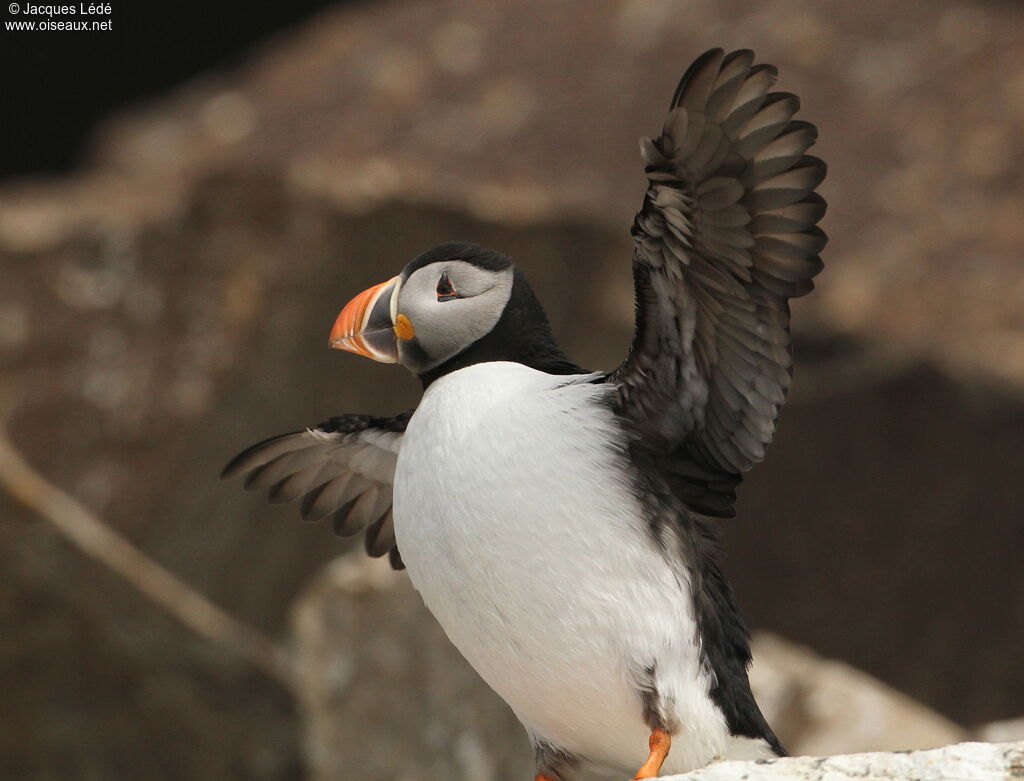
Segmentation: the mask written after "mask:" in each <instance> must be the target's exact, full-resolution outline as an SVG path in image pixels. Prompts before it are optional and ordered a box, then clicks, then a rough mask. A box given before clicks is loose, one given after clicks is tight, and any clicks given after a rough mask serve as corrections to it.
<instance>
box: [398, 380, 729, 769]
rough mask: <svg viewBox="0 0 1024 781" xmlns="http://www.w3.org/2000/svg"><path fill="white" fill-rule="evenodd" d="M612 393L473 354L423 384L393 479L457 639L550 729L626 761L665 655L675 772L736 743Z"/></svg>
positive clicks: (643, 736) (437, 610)
mask: <svg viewBox="0 0 1024 781" xmlns="http://www.w3.org/2000/svg"><path fill="white" fill-rule="evenodd" d="M606 392H607V389H606V387H604V386H601V385H594V384H592V383H580V382H575V383H573V382H571V381H570V378H567V377H557V376H552V375H548V374H544V373H542V372H538V371H534V370H532V369H529V368H526V367H524V366H522V365H520V364H514V363H487V364H478V365H475V366H471V367H469V368H466V369H463V370H461V371H458V372H454V373H452V374H450V375H447V376H445V377H443V378H441V379H440V380H438V381H436V382H435V383H434V384H433V385H431V386H430V388H429V389H428V390H427V392H426V394H425V395H424V397H423V401H422V403H421V404H420V406H419V408H418V409H417V411H416V414H415V415H414V416H413V418H412V421H411V422H410V424H409V428H408V430H407V431H406V433H405V436H404V438H403V443H402V449H401V453H400V454H399V458H398V467H397V471H396V475H395V497H394V517H395V531H396V535H397V539H398V545H399V549H400V550H401V551H402V558H403V560H404V561H405V563H406V566H407V568H408V571H409V576H410V578H411V579H412V582H413V584H414V585H415V586H416V588H417V589H418V590H419V592H420V594H421V595H422V597H423V600H424V602H425V603H426V605H427V607H428V608H429V609H430V610H431V612H432V613H433V614H434V616H435V617H436V618H437V620H438V621H439V622H440V623H441V626H442V627H443V628H444V630H445V632H447V634H448V637H449V638H450V639H451V641H452V642H453V643H454V644H455V646H456V647H457V648H458V649H459V650H460V651H461V652H462V654H463V655H464V656H465V657H466V658H467V659H468V660H469V662H470V663H471V664H472V665H473V667H474V668H475V669H476V670H477V672H479V673H480V675H481V676H482V677H483V678H484V680H486V681H487V683H488V684H490V686H491V687H492V688H493V689H494V690H495V691H496V692H497V693H498V694H499V695H500V696H501V697H502V698H504V699H505V701H506V702H508V704H509V705H510V706H511V707H512V709H513V710H514V711H515V713H516V715H517V716H518V717H519V719H520V720H521V721H522V722H523V724H524V725H525V726H526V727H527V729H528V730H530V731H531V732H533V733H534V734H535V735H537V736H538V737H540V738H543V739H545V740H547V741H549V742H551V743H552V744H554V745H556V746H558V747H562V748H564V749H566V750H568V751H570V752H572V753H574V754H577V755H579V756H581V757H583V758H585V759H589V760H591V761H593V762H596V763H598V764H604V765H608V766H611V767H616V768H619V769H621V770H624V771H629V772H631V771H632V770H635V769H636V767H638V766H639V765H640V763H641V762H642V761H643V759H644V758H645V757H646V755H647V736H648V728H647V726H646V724H645V723H644V720H643V716H642V702H641V699H640V696H639V694H638V693H637V690H638V683H637V679H636V676H637V674H642V671H643V669H644V668H645V667H647V666H649V665H652V664H656V665H657V677H658V684H659V689H660V690H662V691H663V692H665V693H667V695H668V696H669V697H672V698H674V699H675V704H676V714H677V718H678V719H679V722H680V724H681V725H682V732H681V733H680V734H679V735H678V736H677V737H676V738H675V739H674V741H673V746H672V753H671V755H670V761H669V762H668V763H667V764H666V766H665V770H666V771H667V772H681V771H683V770H688V769H691V768H693V767H697V766H700V765H703V764H705V763H707V762H708V761H710V760H711V759H713V758H715V757H716V756H721V755H723V754H725V753H726V749H727V744H728V743H729V739H728V732H727V730H726V727H725V724H724V720H723V719H722V717H721V715H720V713H719V712H718V711H717V709H715V708H714V707H713V705H712V703H711V701H710V699H709V697H708V691H709V681H708V677H707V674H706V672H705V671H704V669H703V667H702V666H701V664H700V662H699V658H698V652H697V649H696V644H695V637H696V633H695V626H694V621H693V609H692V605H691V600H690V595H689V591H688V583H687V582H686V579H685V573H681V572H680V571H679V570H678V569H677V568H672V567H670V566H668V565H667V564H666V560H665V558H664V556H663V554H662V553H660V552H659V551H658V550H657V549H656V547H655V545H654V543H653V542H652V541H651V538H650V535H649V534H648V533H647V531H646V529H645V528H644V526H643V524H644V521H642V520H641V518H642V513H641V508H640V505H639V502H638V501H637V499H636V498H635V497H634V496H633V495H632V493H631V491H630V486H629V484H628V483H629V481H628V478H627V476H626V474H625V473H624V471H623V469H622V462H621V457H620V455H619V454H618V453H617V452H616V450H615V447H614V443H620V442H621V441H622V437H621V434H620V432H619V431H618V430H617V428H616V423H615V420H614V416H613V415H612V413H611V412H610V411H609V410H607V409H606V408H605V407H604V406H603V405H601V404H600V399H601V397H602V395H603V394H604V393H606Z"/></svg>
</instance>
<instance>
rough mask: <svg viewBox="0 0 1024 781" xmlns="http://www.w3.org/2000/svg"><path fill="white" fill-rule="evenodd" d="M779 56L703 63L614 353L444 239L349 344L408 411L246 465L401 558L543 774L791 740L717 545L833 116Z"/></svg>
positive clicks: (501, 266) (653, 763)
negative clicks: (401, 379) (817, 105)
mask: <svg viewBox="0 0 1024 781" xmlns="http://www.w3.org/2000/svg"><path fill="white" fill-rule="evenodd" d="M775 79H776V69H775V68H774V67H772V66H771V65H765V64H760V65H754V54H753V52H751V51H748V50H741V51H735V52H732V53H730V54H725V53H724V52H723V51H722V50H721V49H713V50H711V51H708V52H706V53H705V54H704V55H702V56H701V57H700V58H698V59H697V60H696V61H695V62H694V63H693V65H691V66H690V68H689V69H688V70H687V71H686V73H685V75H684V76H683V78H682V81H681V82H680V83H679V86H678V88H677V89H676V91H675V94H674V95H673V97H672V101H671V104H670V106H669V113H668V117H667V119H666V121H665V125H664V128H663V130H662V132H661V135H660V136H658V137H657V138H655V139H653V140H652V139H643V140H642V141H641V145H640V148H641V153H642V156H643V160H644V163H645V169H644V170H645V172H646V175H647V179H648V181H649V186H648V188H647V191H646V194H645V196H644V200H643V205H642V206H641V208H640V211H639V212H638V213H637V215H636V218H635V220H634V222H633V226H632V236H633V276H634V283H635V300H636V331H635V335H634V339H633V343H632V347H631V349H630V352H629V356H628V357H627V358H626V360H625V361H624V362H623V363H622V364H621V365H620V366H619V367H618V368H616V369H614V370H613V371H588V370H586V369H583V368H581V367H580V366H578V365H577V364H576V363H574V362H573V361H572V360H571V359H570V358H569V357H567V356H566V355H565V353H564V352H563V351H562V350H561V349H560V348H559V346H558V345H557V344H556V342H555V340H554V338H553V336H552V332H551V328H550V326H549V324H548V319H547V317H546V316H545V313H544V310H543V309H542V308H541V305H540V303H539V302H538V300H537V298H536V296H535V295H534V293H533V291H532V290H531V288H530V286H529V284H528V283H527V281H526V279H525V278H524V276H523V275H522V273H521V272H520V271H519V270H518V269H517V268H516V266H515V265H513V263H512V261H511V260H509V259H508V258H507V257H505V256H503V255H501V254H500V253H498V252H495V251H493V250H490V249H485V248H483V247H480V246H477V245H475V244H470V243H463V242H452V243H447V244H442V245H440V246H437V247H434V248H432V249H430V250H428V251H426V252H424V253H423V254H422V255H420V256H419V257H417V258H415V259H413V260H412V261H411V262H410V263H408V265H406V266H405V268H404V269H403V270H402V272H401V273H400V274H398V275H397V276H395V277H393V278H392V279H390V280H388V281H386V282H383V283H381V284H379V285H376V286H374V287H372V288H370V289H369V290H366V291H364V292H363V293H360V294H359V295H357V296H356V297H355V298H353V299H352V300H351V301H350V302H349V303H348V304H347V305H346V306H345V307H344V308H343V309H342V311H341V313H340V314H339V316H338V318H337V321H336V322H335V323H334V327H333V329H332V331H331V334H330V346H331V347H335V348H339V349H342V350H347V351H350V352H353V353H356V354H359V355H363V356H366V357H369V358H372V359H374V360H377V361H383V362H392V363H401V364H403V365H404V366H405V367H406V368H408V369H409V370H410V371H411V372H412V373H413V374H414V375H415V376H416V377H417V378H419V380H420V381H421V382H422V384H423V389H424V390H423V396H422V400H421V401H420V403H419V405H418V407H417V408H416V409H415V410H414V411H412V412H406V413H403V414H400V415H396V416H394V417H376V416H371V415H342V416H340V417H335V418H332V419H330V420H328V421H327V422H325V423H321V424H320V425H318V426H314V427H312V428H309V429H306V430H303V431H299V432H295V433H290V434H285V435H283V436H278V437H274V438H272V439H268V440H266V441H264V442H260V443H259V444H256V445H254V446H252V447H250V448H249V449H248V450H245V451H244V452H242V453H241V454H240V455H238V456H237V457H236V458H235V459H234V460H233V461H231V463H230V464H228V466H227V467H226V468H225V470H224V476H225V477H232V476H236V475H246V476H247V477H246V481H245V485H246V487H247V488H249V489H264V490H266V491H267V494H268V497H269V499H270V501H272V502H287V501H291V500H298V499H301V500H302V504H301V512H302V515H303V516H304V517H305V518H307V519H321V518H328V517H330V518H331V519H332V520H333V524H334V528H335V530H336V531H337V532H338V533H339V534H342V535H348V534H356V533H358V532H360V531H362V530H363V529H365V530H366V537H365V544H366V551H367V552H368V553H369V554H370V555H371V556H384V555H388V556H389V557H390V561H391V564H392V566H394V567H395V568H396V569H402V568H405V569H407V571H408V575H409V577H410V579H411V580H412V583H413V585H414V586H415V587H416V589H417V590H418V591H419V593H420V594H421V596H422V598H423V601H424V603H425V604H426V606H427V607H428V608H429V609H430V611H431V612H432V613H433V615H434V616H435V617H436V619H437V620H438V621H439V622H440V624H441V626H442V627H443V628H444V630H445V632H446V633H447V635H448V637H449V638H450V639H451V641H452V643H453V644H454V645H455V646H456V647H457V648H458V649H459V651H460V652H461V653H462V654H463V655H464V656H465V657H466V659H467V660H468V661H469V662H470V664H472V665H473V667H474V668H475V669H476V670H477V672H478V673H479V674H480V675H481V676H482V677H483V678H484V680H485V681H486V682H487V683H488V684H489V685H490V686H491V687H492V688H493V689H494V690H495V691H496V692H497V693H498V694H499V695H500V696H501V697H502V698H504V700H505V701H506V702H507V703H508V704H509V706H510V707H511V708H512V710H513V711H514V712H515V714H516V716H518V718H519V720H520V721H521V722H522V723H523V725H524V726H525V728H526V731H527V733H528V735H529V738H530V741H531V742H532V744H533V747H534V750H535V754H536V764H537V775H536V781H570V779H572V778H573V777H574V776H575V774H576V770H577V768H579V767H580V766H581V765H584V764H590V765H596V766H600V767H605V768H608V769H612V770H617V771H622V772H623V773H632V772H634V771H635V775H634V776H633V777H634V778H651V777H654V776H657V775H658V774H659V773H661V772H670V773H680V772H686V771H689V770H693V769H695V768H699V767H702V766H704V765H706V764H707V763H709V762H712V761H714V760H717V759H754V758H761V757H772V756H778V755H784V753H785V752H784V749H783V747H782V745H781V744H780V743H779V741H778V739H777V738H776V736H775V734H774V733H773V732H772V729H771V727H769V725H768V724H767V722H766V721H765V719H764V717H763V716H762V714H761V711H760V710H759V708H758V705H757V703H756V702H755V700H754V697H753V695H752V694H751V690H750V685H749V683H748V679H747V668H748V665H749V664H750V660H751V657H750V650H749V645H748V633H747V629H746V627H745V624H744V621H743V618H742V616H741V614H740V610H739V608H738V607H737V604H736V600H735V598H734V596H733V592H732V590H731V588H730V586H729V583H728V582H727V580H726V578H725V576H724V574H723V572H722V569H721V567H720V564H719V553H718V549H719V542H718V541H719V528H718V523H717V522H716V521H715V520H713V519H714V518H727V517H731V516H733V515H734V509H733V504H734V501H735V489H736V487H737V485H738V484H739V483H740V481H741V475H742V473H743V472H744V471H745V470H747V469H749V468H750V467H751V466H752V465H753V464H754V463H755V462H758V461H760V460H761V459H762V458H763V457H764V454H765V447H766V446H767V445H768V443H769V441H770V440H771V439H772V437H773V434H774V432H775V426H776V420H777V418H778V416H779V410H780V408H781V406H782V404H783V402H784V400H785V397H786V391H787V389H788V388H789V385H790V378H791V375H792V350H791V347H790V334H789V303H788V302H789V299H790V298H794V297H796V296H801V295H804V294H805V293H807V292H808V291H810V290H811V288H812V286H813V285H812V281H811V279H812V277H814V276H815V275H816V274H817V273H818V272H819V271H820V270H821V267H822V264H821V260H820V259H819V252H820V251H821V250H822V248H823V247H824V246H825V243H826V236H825V234H824V233H823V232H822V231H821V230H820V229H819V228H818V227H817V226H816V224H817V223H818V221H819V220H820V219H821V217H822V215H823V214H824V213H825V202H824V200H823V199H822V198H821V197H820V196H819V195H817V194H816V193H815V192H814V191H815V188H816V187H817V186H818V185H819V184H820V183H821V181H822V180H823V179H824V177H825V164H824V163H823V162H822V161H821V160H819V159H818V158H816V157H812V156H809V155H808V154H806V153H807V150H808V148H809V147H810V146H811V145H812V144H813V143H814V142H815V138H816V135H817V132H816V130H815V128H814V126H813V125H811V124H808V123H807V122H801V121H796V120H794V119H793V116H794V114H795V113H796V111H797V108H798V105H799V102H798V100H797V98H796V97H795V96H794V95H791V94H788V93H785V92H771V91H770V90H771V88H772V86H773V84H774V82H775Z"/></svg>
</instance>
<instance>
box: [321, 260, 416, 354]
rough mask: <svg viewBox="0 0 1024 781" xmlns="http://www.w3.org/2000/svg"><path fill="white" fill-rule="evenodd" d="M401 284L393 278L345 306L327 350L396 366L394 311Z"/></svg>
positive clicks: (333, 329) (396, 339)
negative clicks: (330, 349)
mask: <svg viewBox="0 0 1024 781" xmlns="http://www.w3.org/2000/svg"><path fill="white" fill-rule="evenodd" d="M400 283H401V280H400V279H399V277H393V278H391V279H389V280H388V281H387V282H381V283H380V284H379V285H374V286H373V287H371V288H370V289H368V290H364V291H363V292H362V293H360V294H359V295H357V296H356V297H355V298H353V299H352V300H351V301H349V302H348V303H347V304H345V308H344V309H342V310H341V314H339V315H338V319H337V320H335V321H334V327H333V328H332V329H331V337H330V342H329V344H330V346H331V347H333V348H335V349H337V350H348V351H349V352H350V353H355V354H356V355H364V356H366V357H367V358H372V359H373V360H375V361H380V362H381V363H397V362H398V335H397V334H396V333H395V312H394V310H395V308H397V306H398V288H399V287H400ZM403 319H404V318H403Z"/></svg>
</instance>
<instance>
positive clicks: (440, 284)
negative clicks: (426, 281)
mask: <svg viewBox="0 0 1024 781" xmlns="http://www.w3.org/2000/svg"><path fill="white" fill-rule="evenodd" d="M458 297H459V294H458V291H456V290H455V286H454V285H453V284H452V281H451V279H449V278H448V272H447V271H442V272H441V278H440V279H439V280H438V281H437V300H438V301H451V300H452V299H453V298H458Z"/></svg>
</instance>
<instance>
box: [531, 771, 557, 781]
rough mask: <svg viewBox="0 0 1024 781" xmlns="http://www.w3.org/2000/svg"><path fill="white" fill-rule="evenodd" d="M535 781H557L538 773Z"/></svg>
mask: <svg viewBox="0 0 1024 781" xmlns="http://www.w3.org/2000/svg"><path fill="white" fill-rule="evenodd" d="M533 781H555V779H553V778H551V777H550V776H546V775H544V774H543V773H538V774H537V777H536V778H535V779H533Z"/></svg>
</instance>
